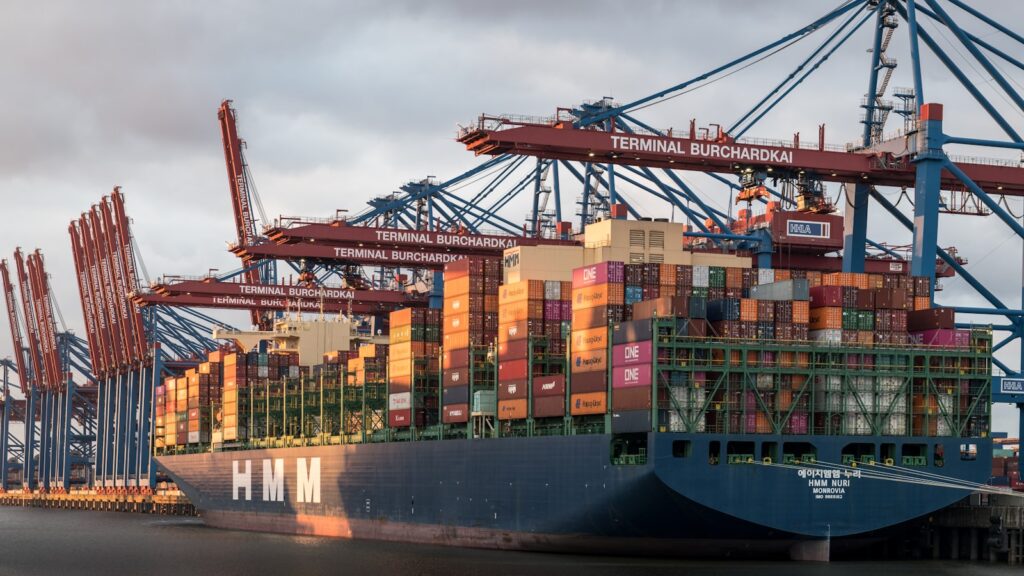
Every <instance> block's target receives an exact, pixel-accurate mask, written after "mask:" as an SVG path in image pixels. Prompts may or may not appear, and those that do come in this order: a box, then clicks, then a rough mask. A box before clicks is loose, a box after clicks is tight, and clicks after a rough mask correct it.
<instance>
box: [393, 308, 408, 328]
mask: <svg viewBox="0 0 1024 576" xmlns="http://www.w3.org/2000/svg"><path fill="white" fill-rule="evenodd" d="M389 319H390V321H391V329H392V330H394V329H395V326H410V325H412V308H400V309H398V310H395V311H394V312H392V313H391V315H390V316H389Z"/></svg>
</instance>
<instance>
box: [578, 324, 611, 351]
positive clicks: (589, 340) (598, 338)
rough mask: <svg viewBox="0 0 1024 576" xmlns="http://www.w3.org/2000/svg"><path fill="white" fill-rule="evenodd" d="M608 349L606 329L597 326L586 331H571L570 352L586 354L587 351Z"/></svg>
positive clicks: (605, 327)
mask: <svg viewBox="0 0 1024 576" xmlns="http://www.w3.org/2000/svg"><path fill="white" fill-rule="evenodd" d="M607 349H608V327H607V326H598V327H597V328H590V329H588V330H573V333H572V350H573V352H586V351H588V350H607Z"/></svg>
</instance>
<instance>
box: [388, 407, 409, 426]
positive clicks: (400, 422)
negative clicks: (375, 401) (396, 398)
mask: <svg viewBox="0 0 1024 576" xmlns="http://www.w3.org/2000/svg"><path fill="white" fill-rule="evenodd" d="M411 425H412V410H411V409H409V408H406V409H405V410H389V411H388V426H390V427H392V428H408V427H409V426H411Z"/></svg>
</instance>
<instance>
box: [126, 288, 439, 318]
mask: <svg viewBox="0 0 1024 576" xmlns="http://www.w3.org/2000/svg"><path fill="white" fill-rule="evenodd" d="M132 300H133V301H134V302H135V304H136V305H138V306H189V307H192V308H219V309H224V310H258V311H278V312H288V311H291V312H314V313H315V312H321V311H322V312H324V313H331V314H335V313H338V312H349V311H351V312H352V313H353V314H375V313H378V312H390V311H392V310H397V309H399V308H406V307H409V306H426V301H423V302H417V301H410V302H405V303H402V304H398V303H395V304H386V303H379V304H372V303H366V302H355V301H353V302H352V305H351V308H350V307H349V301H348V300H335V299H326V298H325V299H324V300H317V299H309V298H297V299H288V298H278V297H274V296H227V295H218V294H196V293H192V294H173V295H166V296H164V295H160V294H136V295H135V296H134V297H133V298H132Z"/></svg>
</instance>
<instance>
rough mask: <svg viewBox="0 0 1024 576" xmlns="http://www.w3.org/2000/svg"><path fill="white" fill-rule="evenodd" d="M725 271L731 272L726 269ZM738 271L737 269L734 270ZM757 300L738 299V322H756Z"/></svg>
mask: <svg viewBox="0 0 1024 576" xmlns="http://www.w3.org/2000/svg"><path fill="white" fill-rule="evenodd" d="M726 270H733V268H727V269H726ZM735 270H739V268H735ZM757 303H758V301H757V300H753V299H751V298H741V299H740V320H741V321H743V322H757Z"/></svg>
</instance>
